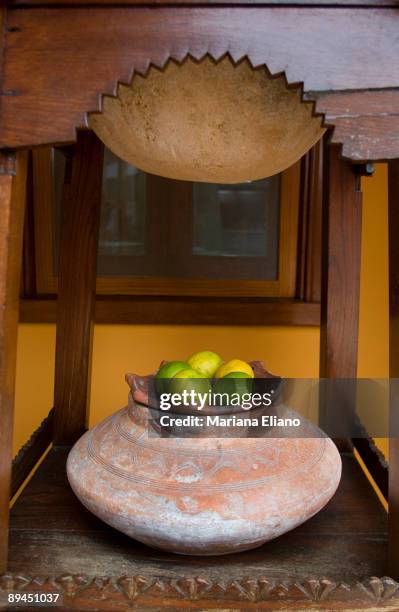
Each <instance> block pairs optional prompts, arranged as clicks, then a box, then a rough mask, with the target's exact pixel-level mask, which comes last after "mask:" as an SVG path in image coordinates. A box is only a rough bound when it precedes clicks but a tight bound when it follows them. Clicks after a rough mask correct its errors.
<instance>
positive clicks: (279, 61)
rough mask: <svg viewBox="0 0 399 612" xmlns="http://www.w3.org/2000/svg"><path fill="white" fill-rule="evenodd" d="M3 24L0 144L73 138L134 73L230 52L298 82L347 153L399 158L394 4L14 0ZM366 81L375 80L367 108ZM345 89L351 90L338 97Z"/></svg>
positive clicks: (398, 43) (398, 46)
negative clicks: (57, 4)
mask: <svg viewBox="0 0 399 612" xmlns="http://www.w3.org/2000/svg"><path fill="white" fill-rule="evenodd" d="M7 25H8V31H7V37H6V49H5V57H4V79H3V90H2V95H1V96H0V104H1V107H0V112H1V116H2V122H1V128H0V147H23V146H27V145H31V144H44V143H51V142H66V141H73V140H74V138H75V129H76V128H77V127H82V126H85V125H86V113H87V112H89V111H96V110H100V108H101V95H102V94H106V95H114V94H115V93H116V87H117V84H118V82H123V83H128V82H130V80H131V78H132V75H133V72H134V71H136V72H139V73H142V74H143V73H146V71H147V70H148V68H149V65H150V64H153V65H155V66H158V67H162V66H164V65H165V63H166V62H167V60H168V59H169V58H174V59H175V60H177V61H182V60H183V59H184V58H185V57H186V56H187V54H191V55H192V56H193V57H194V58H196V59H199V58H201V57H203V56H204V55H205V54H206V53H209V54H210V56H211V57H213V58H214V59H218V58H220V57H221V56H223V55H224V54H225V53H229V54H230V55H231V57H232V58H233V60H234V61H238V60H240V59H241V58H243V57H245V56H247V57H248V58H249V60H250V61H251V63H252V64H253V65H254V66H260V65H263V64H265V65H267V67H268V69H269V70H270V72H271V73H272V74H279V73H281V72H284V73H285V75H286V78H287V81H288V83H303V84H304V85H303V87H304V92H305V95H306V99H308V100H313V99H315V100H316V99H317V101H318V103H317V107H316V110H317V111H318V112H321V113H323V114H325V115H326V121H327V123H328V124H329V125H333V126H336V130H335V133H334V136H333V138H334V141H336V142H340V143H344V154H345V155H346V156H347V157H350V158H353V159H356V160H364V159H377V158H390V157H395V156H399V143H398V139H399V119H398V114H397V110H396V108H397V106H396V104H395V102H396V99H397V95H398V92H397V91H396V90H395V88H399V64H398V62H394V61H392V58H394V57H398V56H399V39H398V37H397V31H398V27H399V9H390V8H384V9H373V8H370V9H368V10H367V11H366V10H357V9H356V8H335V9H333V10H332V9H328V8H306V9H303V8H302V9H299V8H295V7H284V8H281V7H279V8H271V7H268V8H253V7H251V8H244V7H236V8H232V7H230V8H222V7H218V8H190V9H188V8H163V7H162V8H157V9H155V10H154V9H149V8H126V7H124V8H123V7H118V8H116V7H107V8H101V7H96V8H90V9H89V8H76V9H74V10H69V9H65V8H48V9H46V8H36V9H34V10H32V9H19V10H9V14H8V24H7ZM387 88H390V89H392V88H393V89H394V91H391V92H389V89H387ZM361 89H373V90H377V91H370V92H367V98H366V99H367V104H366V105H365V106H364V107H363V104H360V103H359V99H360V98H359V92H358V90H361ZM385 89H387V91H379V90H385ZM342 90H350V91H354V92H355V93H354V94H353V95H352V94H350V93H349V95H348V94H347V93H345V96H346V98H345V104H343V105H342V104H340V101H341V100H342V98H337V97H336V96H337V95H338V94H335V93H331V92H334V91H342ZM323 92H324V93H323ZM390 94H392V95H390ZM360 95H361V96H363V95H364V94H360ZM361 99H363V98H361ZM382 99H383V101H384V104H383V105H382V107H384V108H383V109H382V108H380V102H381V100H382ZM371 105H374V108H373V109H372V110H371V111H370V110H369V109H370V106H371Z"/></svg>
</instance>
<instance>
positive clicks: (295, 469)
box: [67, 391, 341, 555]
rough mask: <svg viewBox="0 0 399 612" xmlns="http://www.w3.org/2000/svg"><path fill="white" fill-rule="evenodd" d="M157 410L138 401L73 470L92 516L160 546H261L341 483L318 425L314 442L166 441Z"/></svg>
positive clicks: (74, 455) (76, 455) (87, 447)
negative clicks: (152, 422) (155, 419)
mask: <svg viewBox="0 0 399 612" xmlns="http://www.w3.org/2000/svg"><path fill="white" fill-rule="evenodd" d="M133 394H134V395H135V396H137V394H136V392H135V391H133ZM280 408H281V407H280ZM282 411H283V414H285V415H288V416H290V417H292V416H293V411H291V410H289V409H288V408H285V407H282ZM249 412H250V411H249ZM151 413H152V414H153V410H152V409H149V408H148V406H145V405H143V404H139V403H137V402H136V401H135V400H134V398H133V396H132V394H130V396H129V405H128V406H127V407H126V408H123V409H122V410H120V411H119V412H117V413H115V414H114V415H112V416H110V417H108V418H107V419H105V420H104V421H102V422H101V423H100V424H99V425H97V426H96V427H94V428H93V429H92V430H91V431H89V432H87V433H86V434H85V435H84V436H83V437H82V438H81V439H80V440H79V441H78V442H77V444H76V445H75V446H74V448H73V449H72V450H71V452H70V455H69V458H68V465H67V471H68V478H69V482H70V484H71V486H72V488H73V490H74V492H75V493H76V495H77V496H78V498H79V499H80V500H81V502H82V503H83V504H84V505H85V506H86V507H87V508H88V509H89V510H90V511H91V512H93V513H94V514H95V515H96V516H98V517H99V518H101V519H102V520H103V521H105V522H106V523H108V524H109V525H112V526H113V527H115V528H116V529H118V530H120V531H122V532H123V533H125V534H127V535H128V536H130V537H132V538H135V539H137V540H139V541H141V542H144V543H145V544H148V545H150V546H152V547H154V548H159V549H165V550H168V551H172V552H176V553H182V554H193V555H218V554H223V553H231V552H237V551H242V550H247V549H251V548H255V547H257V546H260V545H261V544H263V543H264V542H267V541H268V540H271V539H272V538H275V537H277V536H279V535H281V534H283V533H284V532H286V531H288V530H290V529H293V528H294V527H296V526H297V525H299V524H300V523H303V522H304V521H306V520H307V519H308V518H309V517H311V516H312V515H314V514H315V513H316V512H318V511H319V510H320V509H321V508H323V506H324V505H325V504H326V503H327V502H328V500H329V499H330V498H331V497H332V495H333V494H334V492H335V490H336V488H337V486H338V483H339V480H340V475H341V459H340V456H339V453H338V451H337V449H336V446H335V445H334V443H333V442H332V441H331V440H330V439H329V438H327V437H325V436H324V435H323V434H322V432H320V430H319V429H318V428H316V427H315V426H314V425H312V424H310V423H309V422H308V421H305V420H303V425H302V428H301V432H300V433H299V434H298V435H306V432H305V431H304V430H305V429H306V430H307V435H306V437H296V438H287V437H282V430H279V428H274V429H273V433H272V435H273V438H271V437H268V436H267V434H266V437H264V438H215V437H213V438H212V437H201V436H199V437H197V438H164V437H162V432H160V431H157V430H156V428H155V429H152V430H151V433H150V434H149V429H148V419H149V418H150V417H151ZM246 416H248V413H247V414H246ZM269 434H270V432H269ZM279 434H280V436H281V437H279ZM308 436H314V437H308Z"/></svg>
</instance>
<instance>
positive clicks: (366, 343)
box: [14, 164, 388, 451]
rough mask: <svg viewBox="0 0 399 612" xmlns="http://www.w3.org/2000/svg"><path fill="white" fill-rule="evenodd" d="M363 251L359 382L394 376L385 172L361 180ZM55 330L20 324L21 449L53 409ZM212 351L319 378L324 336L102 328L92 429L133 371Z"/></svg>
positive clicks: (120, 398)
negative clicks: (390, 367)
mask: <svg viewBox="0 0 399 612" xmlns="http://www.w3.org/2000/svg"><path fill="white" fill-rule="evenodd" d="M363 189H364V211H363V236H364V240H363V251H362V278H361V300H362V301H361V313H360V339H359V345H360V346H359V349H360V354H359V376H365V377H368V376H370V377H385V376H387V373H388V345H387V339H388V318H387V316H388V292H387V194H386V167H385V165H383V164H379V165H378V166H377V172H376V175H375V177H373V178H372V179H365V180H364V181H363ZM54 343H55V329H54V326H53V325H30V324H29V325H28V324H21V325H20V326H19V337H18V365H17V390H16V427H15V433H14V449H15V451H16V450H17V449H18V448H19V447H20V446H21V444H22V443H23V442H24V441H25V440H26V439H27V438H28V437H29V435H30V433H31V432H32V430H33V429H34V428H35V427H37V425H38V424H39V423H40V421H41V420H42V419H43V418H44V417H45V416H46V414H47V413H48V410H49V408H50V407H51V404H52V395H53V381H54V376H53V363H54ZM204 348H209V349H211V350H215V351H217V352H220V353H221V354H222V355H223V356H224V357H225V358H233V357H235V356H239V357H240V358H242V359H246V360H248V359H263V360H264V361H265V362H266V365H267V367H268V368H269V369H270V370H271V371H273V372H276V373H279V374H281V375H282V376H287V377H304V378H306V377H309V378H311V377H317V376H318V360H319V330H318V328H314V327H306V328H305V327H296V328H295V327H261V328H254V327H245V326H240V327H235V326H234V327H229V326H217V327H215V326H212V327H205V326H197V327H196V326H178V325H176V326H172V325H162V326H156V325H153V326H150V325H131V326H126V325H97V326H96V328H95V332H94V356H93V384H92V396H91V405H90V424H91V425H92V424H94V423H96V422H98V421H99V420H100V419H102V418H103V417H104V416H105V415H107V414H110V413H112V412H114V411H115V410H116V409H117V408H119V407H120V406H122V405H124V403H125V402H126V397H127V386H126V384H125V382H124V374H125V372H128V371H133V372H138V373H147V372H149V371H152V370H154V369H155V368H156V367H157V365H158V364H159V362H160V361H161V359H177V358H179V359H180V358H185V357H186V356H187V355H188V354H190V353H191V352H194V351H196V350H200V349H204Z"/></svg>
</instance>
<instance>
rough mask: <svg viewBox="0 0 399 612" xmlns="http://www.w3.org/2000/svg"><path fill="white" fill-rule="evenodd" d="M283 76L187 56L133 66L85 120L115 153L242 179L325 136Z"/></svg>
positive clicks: (160, 168)
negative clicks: (142, 68)
mask: <svg viewBox="0 0 399 612" xmlns="http://www.w3.org/2000/svg"><path fill="white" fill-rule="evenodd" d="M312 111H313V105H312V104H311V103H306V102H305V103H304V102H302V101H301V90H300V87H290V88H288V87H287V84H286V81H285V78H284V77H283V76H279V77H275V78H271V77H270V75H269V73H268V71H267V69H266V68H265V67H264V66H262V67H260V68H255V69H254V68H252V66H251V65H250V63H249V62H248V61H247V60H243V61H241V62H239V63H238V64H234V63H233V61H232V60H231V59H230V58H229V57H228V56H225V57H224V58H223V59H222V60H220V61H218V62H215V61H213V60H212V59H211V58H210V57H209V56H206V57H205V58H204V59H202V60H201V61H199V62H198V61H195V60H194V59H192V58H191V57H187V58H186V60H185V61H184V62H183V63H181V64H178V63H176V62H174V61H170V62H168V63H167V65H166V66H165V68H164V69H163V70H160V69H158V68H155V67H151V68H150V69H149V71H148V74H147V75H146V76H145V77H143V76H141V75H139V74H135V76H134V77H133V79H132V82H131V84H130V85H129V86H127V85H119V86H118V90H117V97H111V96H104V97H103V104H102V112H101V113H91V114H90V115H89V125H90V127H91V128H92V129H93V130H94V131H95V132H96V134H97V135H98V136H99V138H100V139H101V140H102V141H103V142H104V143H105V144H106V145H107V146H108V147H109V148H110V149H111V151H113V152H114V153H115V154H116V155H117V156H119V157H120V158H122V159H124V160H125V161H127V162H128V163H130V164H132V165H134V166H137V167H138V168H140V169H142V170H145V171H146V172H150V173H152V174H158V175H161V176H166V177H169V178H173V179H180V180H186V181H205V182H211V183H240V182H243V181H250V180H255V179H261V178H266V177H268V176H271V175H273V174H277V173H278V172H281V171H283V170H285V169H286V168H288V167H289V166H291V165H292V164H294V163H295V162H296V161H297V160H298V159H299V158H300V157H302V155H304V153H306V151H308V150H309V149H310V147H312V146H313V145H314V144H315V142H317V140H319V139H320V137H321V136H322V134H323V132H324V129H323V128H322V126H321V118H320V117H314V116H313V114H312Z"/></svg>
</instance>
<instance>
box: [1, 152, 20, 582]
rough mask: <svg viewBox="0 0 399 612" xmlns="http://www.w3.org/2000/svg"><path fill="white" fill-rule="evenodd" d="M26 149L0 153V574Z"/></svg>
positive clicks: (4, 542) (3, 557)
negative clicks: (17, 153)
mask: <svg viewBox="0 0 399 612" xmlns="http://www.w3.org/2000/svg"><path fill="white" fill-rule="evenodd" d="M25 192H26V153H20V154H19V155H18V156H17V157H15V156H14V155H7V154H5V153H0V574H1V572H3V571H5V570H6V566H7V549H8V514H9V499H10V482H11V460H12V440H13V436H12V434H13V422H14V388H15V370H16V358H17V350H16V349H17V326H18V305H19V304H18V302H19V300H18V297H19V289H20V273H21V262H22V238H23V228H24V211H25V196H26V193H25Z"/></svg>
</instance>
